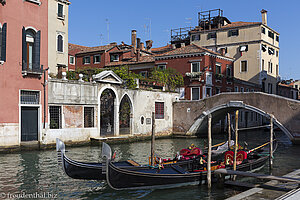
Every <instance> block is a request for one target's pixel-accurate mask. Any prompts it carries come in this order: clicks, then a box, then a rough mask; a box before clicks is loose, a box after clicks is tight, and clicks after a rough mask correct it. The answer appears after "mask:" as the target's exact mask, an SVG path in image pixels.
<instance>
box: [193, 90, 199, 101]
mask: <svg viewBox="0 0 300 200" xmlns="http://www.w3.org/2000/svg"><path fill="white" fill-rule="evenodd" d="M199 99H200V88H192V100H199Z"/></svg>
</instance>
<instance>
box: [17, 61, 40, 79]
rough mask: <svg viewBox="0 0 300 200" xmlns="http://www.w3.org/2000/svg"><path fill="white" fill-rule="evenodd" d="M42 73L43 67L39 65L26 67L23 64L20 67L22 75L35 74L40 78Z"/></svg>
mask: <svg viewBox="0 0 300 200" xmlns="http://www.w3.org/2000/svg"><path fill="white" fill-rule="evenodd" d="M42 75H43V68H41V67H40V66H34V65H32V66H31V67H27V65H26V64H25V65H24V66H23V68H22V76H23V77H24V76H37V77H39V78H41V77H42Z"/></svg>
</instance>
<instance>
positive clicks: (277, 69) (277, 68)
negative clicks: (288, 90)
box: [276, 65, 297, 86]
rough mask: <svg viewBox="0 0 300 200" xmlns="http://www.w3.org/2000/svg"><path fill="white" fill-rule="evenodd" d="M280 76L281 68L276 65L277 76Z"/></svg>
mask: <svg viewBox="0 0 300 200" xmlns="http://www.w3.org/2000/svg"><path fill="white" fill-rule="evenodd" d="M278 74H279V66H278V65H276V76H278ZM296 86H297V85H296Z"/></svg>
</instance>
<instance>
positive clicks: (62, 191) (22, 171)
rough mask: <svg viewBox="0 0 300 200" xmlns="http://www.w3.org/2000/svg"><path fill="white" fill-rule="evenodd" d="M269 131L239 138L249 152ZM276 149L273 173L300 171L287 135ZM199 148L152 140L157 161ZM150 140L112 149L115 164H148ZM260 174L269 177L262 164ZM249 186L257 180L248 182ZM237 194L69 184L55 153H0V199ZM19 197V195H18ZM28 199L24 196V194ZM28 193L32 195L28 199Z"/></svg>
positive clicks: (75, 153) (78, 153) (74, 153)
mask: <svg viewBox="0 0 300 200" xmlns="http://www.w3.org/2000/svg"><path fill="white" fill-rule="evenodd" d="M268 135H269V133H268V132H264V131H260V132H257V131H256V132H247V133H241V134H240V141H245V140H246V141H247V142H248V144H249V148H252V147H255V146H257V145H260V144H263V143H264V142H265V141H267V140H268ZM277 137H278V140H279V146H278V149H277V151H276V153H275V155H274V157H275V159H274V169H273V171H272V174H273V175H284V174H286V173H288V172H291V171H293V170H295V169H299V168H300V146H293V145H292V144H291V143H290V142H289V140H288V139H287V137H286V136H284V135H283V134H278V135H277ZM224 139H225V136H218V137H217V138H214V139H213V144H216V143H218V142H220V141H223V140H224ZM192 143H193V144H195V145H197V146H200V147H203V145H204V139H201V138H197V139H161V140H156V152H157V153H158V154H159V155H160V156H162V157H173V156H174V155H175V154H176V152H177V151H179V150H180V149H182V148H186V147H187V146H189V145H190V144H192ZM150 145H151V144H150V141H143V142H136V143H130V144H128V143H127V144H117V145H111V147H112V149H113V150H114V151H116V152H117V157H116V159H117V160H126V159H134V160H136V161H137V162H139V163H145V164H146V162H147V161H148V156H149V155H150ZM67 151H68V152H67V155H68V156H69V157H70V158H72V159H74V160H78V161H92V162H93V161H100V160H101V158H100V156H101V148H100V147H99V146H84V147H76V148H67ZM260 173H269V170H268V166H265V167H264V168H263V169H262V170H261V171H260ZM247 181H251V182H254V183H255V181H256V180H248V179H247ZM239 192H240V191H237V190H234V189H232V188H219V187H217V186H216V185H215V184H214V185H213V188H212V190H211V191H208V190H207V188H206V186H205V185H202V186H185V187H179V188H173V189H155V190H152V189H151V190H129V191H114V190H112V189H110V188H109V186H108V185H107V184H106V183H105V181H87V180H74V179H71V178H69V177H67V176H66V175H65V174H64V173H63V171H62V169H61V168H60V167H59V166H58V164H57V154H56V151H55V150H47V151H30V152H21V153H14V154H2V155H0V199H9V198H12V199H17V198H19V197H25V198H27V199H33V198H35V197H38V199H41V198H42V197H48V198H49V199H50V198H52V199H54V198H57V199H155V200H156V199H168V200H170V199H187V200H190V199H224V198H227V197H230V196H233V195H234V194H237V193H239ZM22 195H23V196H22ZM26 195H27V196H26ZM30 195H31V196H30Z"/></svg>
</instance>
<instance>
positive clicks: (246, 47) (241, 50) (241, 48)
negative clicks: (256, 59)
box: [240, 45, 248, 52]
mask: <svg viewBox="0 0 300 200" xmlns="http://www.w3.org/2000/svg"><path fill="white" fill-rule="evenodd" d="M244 51H248V45H243V46H240V52H244Z"/></svg>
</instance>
